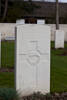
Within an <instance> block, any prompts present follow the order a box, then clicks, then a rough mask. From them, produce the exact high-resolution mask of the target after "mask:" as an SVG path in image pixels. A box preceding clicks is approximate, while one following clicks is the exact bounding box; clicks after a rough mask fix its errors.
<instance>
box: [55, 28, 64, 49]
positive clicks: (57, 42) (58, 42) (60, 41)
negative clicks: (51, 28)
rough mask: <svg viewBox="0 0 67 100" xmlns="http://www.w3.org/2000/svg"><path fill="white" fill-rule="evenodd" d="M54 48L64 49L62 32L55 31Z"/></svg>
mask: <svg viewBox="0 0 67 100" xmlns="http://www.w3.org/2000/svg"><path fill="white" fill-rule="evenodd" d="M55 48H64V31H62V30H56V33H55Z"/></svg>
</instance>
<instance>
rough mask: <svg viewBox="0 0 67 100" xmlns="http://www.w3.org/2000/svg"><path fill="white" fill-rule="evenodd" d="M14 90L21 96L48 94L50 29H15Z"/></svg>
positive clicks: (43, 27)
mask: <svg viewBox="0 0 67 100" xmlns="http://www.w3.org/2000/svg"><path fill="white" fill-rule="evenodd" d="M16 89H17V90H19V91H22V94H23V95H28V94H31V93H33V92H38V91H40V92H42V93H43V94H45V93H48V92H50V27H49V26H45V25H37V24H34V25H32V24H28V25H27V24H25V25H19V26H17V27H16Z"/></svg>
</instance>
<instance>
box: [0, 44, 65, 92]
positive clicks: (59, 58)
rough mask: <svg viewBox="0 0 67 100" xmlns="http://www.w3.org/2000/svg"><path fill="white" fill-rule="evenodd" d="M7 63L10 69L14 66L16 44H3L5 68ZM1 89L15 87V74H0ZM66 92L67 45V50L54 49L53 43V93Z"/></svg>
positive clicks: (3, 63) (3, 64)
mask: <svg viewBox="0 0 67 100" xmlns="http://www.w3.org/2000/svg"><path fill="white" fill-rule="evenodd" d="M5 47H6V48H7V49H6V48H5ZM10 48H11V49H10ZM5 49H6V51H7V54H6V56H7V57H6V56H5V53H4V52H5ZM10 55H12V56H10ZM9 58H10V59H11V60H10V59H9ZM3 59H4V60H3ZM5 59H6V61H5ZM6 62H7V65H8V66H7V67H8V68H11V67H13V66H14V42H3V43H2V66H3V67H6ZM0 87H14V73H13V72H0ZM64 91H67V43H65V49H54V43H53V42H52V43H51V92H64Z"/></svg>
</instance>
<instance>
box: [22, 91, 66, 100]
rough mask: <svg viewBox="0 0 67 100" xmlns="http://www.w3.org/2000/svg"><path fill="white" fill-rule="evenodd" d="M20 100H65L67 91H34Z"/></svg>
mask: <svg viewBox="0 0 67 100" xmlns="http://www.w3.org/2000/svg"><path fill="white" fill-rule="evenodd" d="M22 100H67V92H63V93H53V94H47V95H43V94H39V93H34V94H32V95H29V96H25V97H22Z"/></svg>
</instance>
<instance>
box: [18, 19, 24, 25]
mask: <svg viewBox="0 0 67 100" xmlns="http://www.w3.org/2000/svg"><path fill="white" fill-rule="evenodd" d="M16 24H17V25H18V24H25V20H24V19H19V20H16Z"/></svg>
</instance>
